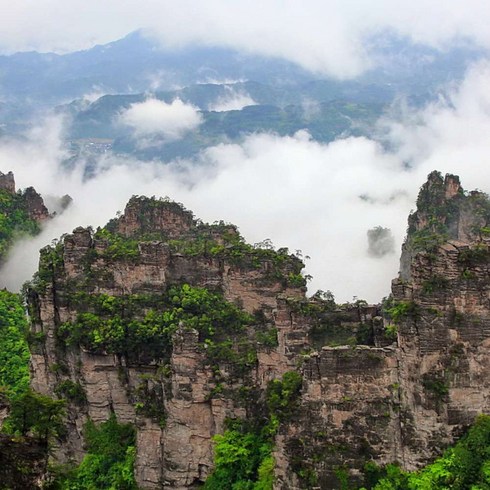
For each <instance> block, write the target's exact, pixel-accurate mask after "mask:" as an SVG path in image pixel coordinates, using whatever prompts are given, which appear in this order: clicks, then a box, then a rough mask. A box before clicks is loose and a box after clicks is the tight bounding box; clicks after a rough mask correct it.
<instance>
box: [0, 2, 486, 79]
mask: <svg viewBox="0 0 490 490" xmlns="http://www.w3.org/2000/svg"><path fill="white" fill-rule="evenodd" d="M3 1H4V2H5V0H3ZM52 12H56V15H52ZM108 18H109V19H110V22H108ZM489 23H490V4H489V3H488V1H487V0H466V1H465V2H464V3H463V2H461V1H459V0H444V1H442V0H432V1H431V2H427V1H425V0H412V1H411V2H401V1H396V0H395V1H394V0H378V1H377V2H375V3H373V2H372V1H367V0H357V1H356V2H345V1H340V0H308V1H306V2H305V1H302V2H300V1H297V0H293V1H288V2H284V1H282V0H269V1H267V2H257V1H250V0H247V1H244V0H236V1H234V2H229V1H226V0H208V1H207V2H195V1H192V0H179V1H178V2H176V1H175V0H159V1H155V0H126V1H125V2H124V4H123V5H122V4H121V2H120V1H116V0H106V1H104V2H96V1H94V0H83V1H82V0H71V1H70V2H63V1H61V0H51V1H50V6H49V8H46V5H45V4H44V3H43V2H38V1H34V0H23V1H18V2H9V3H8V5H5V8H4V9H2V18H1V19H0V27H1V28H0V52H3V53H8V52H13V51H20V50H23V51H28V50H33V49H35V50H39V51H54V52H57V53H64V52H68V51H73V50H77V49H85V48H88V47H90V46H93V45H94V44H96V43H108V42H110V41H113V40H114V39H117V38H120V37H122V36H124V35H126V34H128V33H129V32H131V31H134V30H136V29H140V28H143V29H144V30H145V32H146V33H147V35H148V36H151V37H152V38H154V39H155V40H158V41H159V42H160V44H161V46H162V47H163V48H164V49H177V48H179V47H182V46H186V45H190V44H200V45H208V46H217V45H219V46H227V47H230V48H234V49H238V50H242V51H245V52H249V53H250V52H252V53H256V54H262V55H266V56H275V57H279V58H283V59H287V60H289V61H292V62H295V63H297V64H299V65H301V66H302V67H304V68H306V69H308V70H311V71H313V72H316V73H319V74H322V75H329V76H334V77H338V78H351V77H355V76H357V75H359V74H360V73H362V72H363V71H364V70H366V69H368V68H369V67H371V66H372V64H373V62H374V60H373V59H372V58H371V53H370V50H369V39H370V38H371V37H372V36H373V35H376V34H377V33H380V32H386V31H391V32H396V33H397V34H399V35H402V36H407V37H409V38H410V39H411V40H413V41H414V42H417V43H424V44H426V45H431V46H434V47H436V48H438V49H445V48H446V47H447V46H448V44H450V43H454V42H457V43H475V44H476V45H478V46H481V47H485V48H489V47H490V30H489V29H488V25H489Z"/></svg>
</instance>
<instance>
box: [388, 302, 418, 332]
mask: <svg viewBox="0 0 490 490" xmlns="http://www.w3.org/2000/svg"><path fill="white" fill-rule="evenodd" d="M383 314H384V316H386V317H387V318H388V319H390V320H391V321H392V323H394V324H395V325H398V324H399V323H400V322H401V321H402V320H406V319H416V318H417V317H418V315H419V306H418V305H417V303H414V302H413V301H395V300H394V299H393V298H392V297H391V296H390V297H389V298H388V299H387V300H386V301H384V302H383Z"/></svg>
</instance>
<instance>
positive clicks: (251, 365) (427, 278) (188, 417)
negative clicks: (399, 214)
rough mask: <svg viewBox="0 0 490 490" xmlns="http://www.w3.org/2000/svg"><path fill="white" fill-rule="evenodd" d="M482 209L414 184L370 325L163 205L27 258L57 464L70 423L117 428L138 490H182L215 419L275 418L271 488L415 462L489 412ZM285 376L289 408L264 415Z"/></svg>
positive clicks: (456, 195) (440, 182) (273, 257)
mask: <svg viewBox="0 0 490 490" xmlns="http://www.w3.org/2000/svg"><path fill="white" fill-rule="evenodd" d="M489 210H490V204H489V201H488V199H487V198H486V196H484V195H482V194H480V193H470V194H466V193H465V192H464V191H463V190H462V189H461V187H460V184H459V180H458V179H457V178H456V177H453V176H447V177H446V179H443V178H442V177H441V176H440V175H439V174H437V173H433V174H431V175H430V176H429V181H428V182H427V184H425V186H424V187H423V188H422V190H421V193H420V196H419V200H418V210H417V212H416V213H414V214H413V215H412V216H411V217H410V218H409V231H408V238H407V242H406V244H405V245H404V249H403V254H402V266H401V275H400V278H399V279H396V280H395V281H394V282H393V295H392V298H390V299H388V300H387V301H386V302H385V304H384V307H383V310H384V313H383V314H384V319H383V318H382V317H381V315H382V311H381V310H382V308H381V306H380V307H376V306H374V307H372V306H368V305H365V304H363V303H362V302H359V303H358V304H355V305H348V306H344V307H338V306H337V305H335V303H334V302H333V301H332V298H330V297H329V296H328V295H325V294H323V295H322V294H320V295H317V296H315V297H313V298H312V299H310V300H307V299H306V297H305V287H304V285H305V281H304V279H303V278H302V277H301V275H300V271H301V269H302V263H301V262H300V260H299V259H298V258H296V257H295V256H293V255H290V254H289V253H288V251H287V250H286V249H280V250H278V251H273V250H270V249H267V248H265V249H263V248H262V249H261V248H254V247H251V246H249V245H246V244H245V243H244V242H243V240H242V239H241V237H240V236H239V234H238V231H237V230H236V228H235V227H234V226H232V225H227V224H224V223H219V224H215V225H205V224H202V223H200V222H199V221H196V220H195V219H194V217H193V216H192V214H191V213H190V212H188V211H186V210H185V209H183V207H182V206H180V205H177V204H175V203H171V202H167V201H161V200H160V201H159V200H155V199H147V198H141V197H135V198H132V199H131V201H130V202H129V203H128V206H127V208H126V210H125V213H124V214H123V215H122V216H121V217H120V218H118V219H115V220H112V221H111V222H110V223H109V224H108V225H107V226H106V227H105V228H104V229H101V230H97V231H96V232H94V231H93V230H91V229H84V228H77V229H76V230H74V232H73V233H72V234H70V235H67V236H65V237H64V238H63V239H62V240H61V241H60V243H59V244H58V245H56V246H55V247H47V248H46V249H44V250H43V251H42V253H41V262H40V270H39V273H38V275H37V278H36V279H35V281H34V282H33V284H32V287H31V290H30V292H29V305H30V312H31V316H32V319H33V322H32V329H33V337H32V338H33V340H34V341H33V343H32V345H31V349H32V373H33V378H32V379H33V382H32V384H33V387H34V388H35V389H36V390H39V391H40V392H42V393H46V394H51V395H55V396H59V397H64V398H66V399H67V401H68V403H69V410H68V434H67V438H66V440H64V441H63V442H62V443H61V444H60V445H59V447H58V448H57V451H56V458H57V459H58V460H60V461H70V460H73V461H80V459H81V458H82V456H83V454H84V441H83V433H82V432H83V431H82V428H83V424H84V422H85V421H86V420H87V418H90V419H91V420H93V421H95V422H99V421H103V420H107V419H108V417H109V416H110V414H111V413H115V414H116V416H117V417H118V419H119V420H121V421H123V422H132V423H134V424H135V425H136V427H137V459H136V476H137V480H138V482H139V484H140V485H141V487H142V488H148V489H152V488H175V489H184V488H196V487H197V486H200V485H202V484H203V482H204V481H205V480H206V479H207V478H208V477H209V474H210V473H211V472H212V470H213V466H214V460H213V441H212V437H213V436H214V435H215V434H219V433H222V432H223V431H224V430H225V429H226V427H227V421H228V420H230V419H242V420H249V421H253V422H254V423H256V424H259V425H260V423H261V422H260V421H261V420H264V421H265V420H267V417H269V419H268V420H269V421H270V420H271V415H270V414H271V413H272V411H273V410H276V412H277V413H276V415H277V414H279V415H280V416H277V417H276V418H277V421H278V423H279V425H278V426H277V428H276V429H275V430H274V431H273V436H272V437H273V445H274V449H273V456H274V460H275V469H274V473H275V484H274V486H275V488H277V489H302V488H324V489H329V488H340V481H341V480H342V479H343V478H347V479H350V480H351V481H352V482H353V484H356V483H359V484H360V483H361V482H362V468H363V466H364V464H365V463H366V462H367V461H375V462H377V463H379V464H384V463H388V462H393V461H399V462H400V463H401V464H402V465H403V466H404V467H406V468H409V469H410V468H416V467H418V466H420V465H422V464H424V463H425V462H427V461H428V460H429V459H430V458H432V457H434V456H435V455H436V454H438V453H439V452H440V451H441V449H442V448H443V447H444V446H445V445H447V444H449V443H451V442H452V441H453V440H454V439H455V438H456V437H458V436H459V435H460V434H461V433H462V431H463V429H464V428H465V427H466V426H467V425H468V424H469V423H471V421H472V420H473V418H474V416H475V414H477V413H480V412H489V411H490V397H489V396H488V393H489V390H488V388H489V387H488V383H489V381H488V376H486V374H488V372H490V371H489V368H490V355H489V350H488V348H489V346H490V323H489V319H490V309H489V286H490V280H489V267H490V261H489V260H488V259H489V258H490V251H489V240H490V228H488V221H490V211H489ZM195 295H197V296H198V297H199V301H197V300H196V299H195ZM204 303H206V304H207V305H210V308H209V309H207V310H206V311H204V310H201V309H200V308H201V306H200V305H202V304H204ZM213 305H214V306H213ZM218 310H219V311H222V312H225V313H226V314H225V313H223V315H221V316H213V314H212V311H218ZM210 315H211V316H210ZM224 317H226V319H225V320H224V319H223V318H224ZM292 371H293V372H297V373H299V374H300V380H301V381H300V391H299V396H298V398H297V399H295V400H294V402H293V401H292V402H291V404H290V406H288V407H287V410H286V407H285V406H282V405H281V406H280V409H277V407H276V408H274V405H273V403H271V401H270V398H268V396H269V395H270V393H271V391H273V389H274V386H276V385H274V380H280V379H281V378H282V376H284V375H286V374H287V373H290V372H292ZM268 414H269V415H268ZM264 423H265V422H264Z"/></svg>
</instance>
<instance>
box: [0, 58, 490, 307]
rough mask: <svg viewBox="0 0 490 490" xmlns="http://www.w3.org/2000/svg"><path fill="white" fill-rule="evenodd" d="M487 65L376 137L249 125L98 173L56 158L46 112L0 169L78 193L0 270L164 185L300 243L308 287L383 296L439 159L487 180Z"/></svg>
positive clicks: (8, 150) (260, 235)
mask: <svg viewBox="0 0 490 490" xmlns="http://www.w3.org/2000/svg"><path fill="white" fill-rule="evenodd" d="M489 81H490V66H489V64H487V63H480V64H478V65H476V66H474V67H472V68H471V69H470V70H469V71H468V73H467V76H466V77H465V79H464V80H463V82H462V83H461V84H460V85H459V86H457V87H454V88H453V89H452V90H451V91H449V92H447V95H446V97H444V98H441V99H440V100H439V101H438V102H437V103H433V104H430V105H428V106H427V107H425V108H423V109H421V110H418V111H415V110H412V109H409V108H402V109H401V110H400V111H398V113H397V116H396V117H393V118H390V119H387V118H385V119H383V120H381V121H379V132H380V134H382V135H383V137H382V138H380V140H379V141H376V140H372V139H368V138H354V137H350V138H344V139H338V140H336V141H334V142H332V143H329V144H320V143H318V142H316V141H313V140H312V139H311V138H310V136H309V134H308V133H307V132H305V131H299V132H298V133H296V134H295V135H294V136H290V137H280V136H278V135H275V134H254V135H250V136H248V137H247V138H246V139H245V140H244V141H243V142H242V143H241V144H220V145H217V146H214V147H212V148H208V149H207V150H205V151H203V152H202V153H201V154H199V156H198V157H197V158H196V159H195V160H194V161H174V162H165V164H164V163H163V162H151V163H148V162H140V161H136V160H129V159H126V160H125V159H121V158H116V157H115V156H113V155H108V156H105V157H103V158H101V159H99V161H98V162H97V166H96V169H95V175H94V177H93V178H90V179H88V180H87V179H85V178H84V170H85V169H84V165H85V163H84V162H83V161H80V162H78V164H77V165H76V166H75V167H74V168H70V169H67V168H65V167H63V166H62V165H61V162H62V160H63V158H64V157H66V155H65V154H64V152H63V146H62V143H61V142H62V136H63V127H64V126H63V121H62V120H61V119H59V118H48V119H46V120H45V121H44V122H43V124H42V125H40V126H39V127H37V128H35V129H33V130H31V131H30V132H29V133H27V134H26V135H25V137H24V139H23V140H21V141H19V140H6V139H3V140H0V170H2V171H3V172H6V171H9V170H12V171H13V172H14V173H15V176H16V181H17V185H18V187H26V186H29V185H32V186H34V187H35V188H36V189H37V190H38V191H39V192H40V193H41V194H43V195H62V194H69V195H71V196H72V197H73V199H74V202H73V204H72V206H70V207H69V208H68V209H67V210H66V211H65V212H64V213H63V214H62V215H60V216H58V217H56V218H55V219H53V220H52V221H51V222H50V223H48V224H47V225H46V227H45V228H44V230H43V232H42V233H41V235H40V236H38V237H36V238H35V239H32V240H25V241H22V242H19V243H18V244H17V245H16V246H15V248H14V250H13V251H12V253H11V255H10V256H9V258H8V261H7V263H6V265H5V266H4V267H3V269H2V271H1V274H0V286H6V287H8V288H10V289H12V290H17V289H18V288H19V287H20V286H21V284H22V283H23V282H24V281H25V280H27V279H29V278H30V276H31V275H32V273H33V272H34V271H35V270H36V268H37V260H38V250H39V248H41V247H42V246H44V245H46V244H49V243H50V242H51V240H52V239H54V238H58V237H59V236H60V235H61V234H63V233H68V232H71V231H72V230H73V228H75V227H76V226H79V225H83V226H87V225H92V226H94V227H96V226H103V225H104V224H105V223H106V222H107V221H108V220H109V219H110V218H112V217H114V216H115V215H116V212H117V211H122V210H123V209H124V206H125V203H126V202H127V200H128V199H129V198H130V197H131V196H132V195H134V194H138V195H148V196H152V195H155V196H168V197H170V198H171V199H174V200H176V201H179V202H182V203H183V204H184V205H185V206H186V207H187V208H188V209H191V210H192V211H193V212H194V213H195V215H196V217H198V218H201V219H203V220H204V221H208V222H213V221H216V220H225V221H228V222H232V223H234V224H236V225H238V227H239V228H240V231H241V232H242V234H243V235H244V237H245V238H246V240H247V241H248V242H250V243H256V242H259V241H262V240H264V239H266V238H270V239H271V240H272V241H273V243H274V244H275V246H276V247H289V249H290V251H291V252H295V251H297V250H301V251H302V254H303V255H308V256H310V257H311V259H307V260H306V270H305V272H306V273H307V274H311V275H312V276H313V279H312V281H311V282H310V284H309V291H310V293H314V292H315V291H316V290H317V289H323V290H327V289H329V290H331V291H332V292H333V293H334V295H335V297H336V299H337V301H348V300H352V298H353V296H357V297H358V298H363V299H366V300H367V301H370V302H378V301H379V300H380V299H381V298H382V297H383V296H386V295H387V294H388V293H389V290H390V282H391V279H393V278H394V277H395V276H396V275H397V272H398V261H399V252H400V247H401V244H402V242H403V239H404V236H405V232H406V223H407V221H406V220H407V216H408V214H409V212H410V210H411V209H413V208H414V207H415V204H414V203H415V199H416V196H417V192H418V189H419V187H420V186H421V185H422V184H423V183H424V182H425V179H426V176H427V174H428V173H429V172H431V171H432V170H434V169H437V170H440V171H441V172H442V173H446V172H449V173H455V174H459V175H460V176H461V180H462V184H463V186H464V187H465V188H466V189H473V188H479V189H481V190H483V191H489V190H490V165H488V158H489V157H488V155H490V139H489V138H488V134H490V84H489V83H488V82H489ZM376 227H383V228H389V229H390V230H391V232H392V235H393V240H394V247H395V250H396V253H387V254H380V255H379V256H373V254H371V255H369V254H368V239H367V232H368V230H370V229H373V228H376Z"/></svg>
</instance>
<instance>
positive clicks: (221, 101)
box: [208, 86, 257, 112]
mask: <svg viewBox="0 0 490 490" xmlns="http://www.w3.org/2000/svg"><path fill="white" fill-rule="evenodd" d="M225 88H226V91H227V93H226V94H225V95H224V96H222V97H219V98H218V100H216V101H215V102H214V103H213V104H210V105H209V107H208V110H210V111H215V112H225V111H239V110H241V109H243V108H244V107H247V106H250V105H257V102H255V100H253V99H252V97H250V95H249V94H247V93H245V92H243V91H240V90H239V91H235V90H234V89H233V88H232V87H228V86H225Z"/></svg>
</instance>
